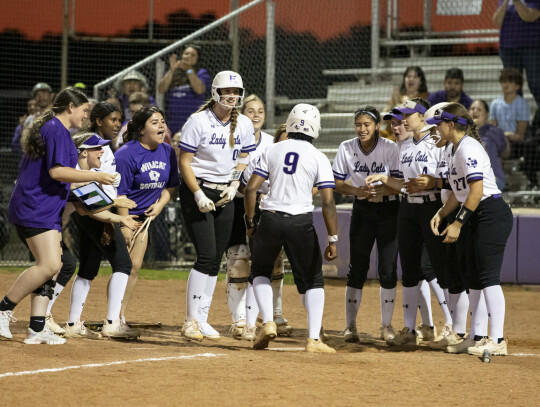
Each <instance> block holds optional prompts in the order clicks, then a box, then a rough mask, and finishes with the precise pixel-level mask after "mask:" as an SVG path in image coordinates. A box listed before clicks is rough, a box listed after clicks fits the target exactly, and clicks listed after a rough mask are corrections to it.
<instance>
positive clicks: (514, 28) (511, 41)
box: [499, 0, 540, 48]
mask: <svg viewBox="0 0 540 407" xmlns="http://www.w3.org/2000/svg"><path fill="white" fill-rule="evenodd" d="M523 3H524V4H525V5H526V6H527V7H528V8H534V9H537V10H540V0H523ZM501 4H502V0H499V6H500V5H501ZM539 38H540V18H539V19H536V21H533V22H531V23H526V22H525V21H523V20H522V19H521V17H520V16H519V14H518V12H517V10H516V7H515V6H514V5H513V4H512V5H510V4H509V5H508V7H507V8H506V14H505V15H504V19H503V22H502V25H501V33H500V39H499V46H500V47H503V48H522V47H538V46H539Z"/></svg>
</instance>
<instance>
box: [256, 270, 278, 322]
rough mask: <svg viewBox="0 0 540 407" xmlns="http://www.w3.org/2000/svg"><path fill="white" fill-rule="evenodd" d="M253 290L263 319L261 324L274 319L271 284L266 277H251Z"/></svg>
mask: <svg viewBox="0 0 540 407" xmlns="http://www.w3.org/2000/svg"><path fill="white" fill-rule="evenodd" d="M253 291H255V298H256V299H257V305H258V306H259V311H260V313H261V317H262V320H263V324H266V323H267V322H268V321H273V320H274V313H273V309H274V306H273V298H272V285H271V283H270V279H269V278H268V277H261V276H259V277H255V278H254V279H253Z"/></svg>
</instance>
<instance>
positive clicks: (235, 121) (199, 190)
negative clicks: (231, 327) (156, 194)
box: [179, 71, 256, 340]
mask: <svg viewBox="0 0 540 407" xmlns="http://www.w3.org/2000/svg"><path fill="white" fill-rule="evenodd" d="M243 100H244V86H243V83H242V78H241V77H240V75H239V74H237V73H236V72H232V71H223V72H220V73H218V74H217V75H216V76H215V78H214V80H213V82H212V99H211V100H209V101H208V102H207V103H206V104H205V105H204V106H202V107H201V108H200V109H199V111H198V112H196V113H194V114H193V115H191V117H190V119H189V120H188V121H187V123H186V124H185V125H184V127H183V130H182V139H181V140H180V145H179V147H180V172H181V173H182V184H181V185H180V189H179V192H180V202H181V205H182V215H183V217H184V221H185V224H186V226H187V229H188V233H189V235H190V237H191V241H192V242H193V244H194V246H195V250H196V251H197V260H196V262H195V264H194V266H193V268H192V269H191V272H190V274H189V278H188V283H187V290H186V303H187V306H186V310H187V315H186V320H185V323H184V326H183V328H182V334H183V335H184V337H186V338H188V339H195V340H201V339H202V338H203V337H206V338H209V339H218V338H219V333H218V332H217V331H216V330H215V329H214V328H212V326H211V325H210V324H208V312H209V310H210V305H211V303H212V297H213V295H214V289H215V287H216V282H217V275H218V272H219V267H220V264H221V258H222V256H223V253H224V252H225V250H226V249H227V245H228V244H229V239H230V237H231V231H232V227H233V218H234V205H233V204H230V202H231V201H232V200H233V199H234V197H235V196H236V192H237V190H238V186H239V185H240V176H241V173H242V171H243V170H244V168H245V167H246V164H247V163H248V162H249V159H248V154H249V153H250V152H252V151H254V150H255V148H256V144H255V136H254V130H253V124H252V122H251V120H250V119H248V118H247V117H246V116H244V115H243V114H241V113H240V112H239V110H238V108H240V107H242V104H243Z"/></svg>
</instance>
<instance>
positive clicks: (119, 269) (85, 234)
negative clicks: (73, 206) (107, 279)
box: [71, 212, 132, 280]
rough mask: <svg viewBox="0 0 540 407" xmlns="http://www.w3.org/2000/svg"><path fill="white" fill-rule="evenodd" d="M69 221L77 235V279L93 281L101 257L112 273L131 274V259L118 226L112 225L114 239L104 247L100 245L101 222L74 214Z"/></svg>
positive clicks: (103, 225)
mask: <svg viewBox="0 0 540 407" xmlns="http://www.w3.org/2000/svg"><path fill="white" fill-rule="evenodd" d="M71 220H72V221H73V222H74V223H75V225H77V230H78V233H79V262H80V264H79V274H78V275H79V277H82V278H84V279H86V280H93V279H94V278H95V277H96V276H97V274H98V272H99V266H100V265H101V258H102V256H104V257H105V258H106V259H107V260H109V263H111V267H112V271H113V273H124V274H127V275H128V276H129V275H130V274H131V266H132V264H131V258H130V257H129V252H128V249H127V246H126V241H125V239H124V236H123V235H122V232H121V230H120V226H118V225H114V238H113V239H112V240H111V243H110V244H108V245H106V246H104V245H103V244H102V243H101V236H102V235H103V229H104V227H105V224H104V223H103V222H100V221H98V220H96V219H94V218H91V217H90V216H81V215H79V214H78V213H76V212H75V213H74V214H73V215H71Z"/></svg>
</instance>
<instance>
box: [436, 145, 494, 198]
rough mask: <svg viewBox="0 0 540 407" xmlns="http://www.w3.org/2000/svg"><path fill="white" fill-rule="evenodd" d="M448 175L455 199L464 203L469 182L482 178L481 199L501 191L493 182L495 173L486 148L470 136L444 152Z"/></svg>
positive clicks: (467, 193)
mask: <svg viewBox="0 0 540 407" xmlns="http://www.w3.org/2000/svg"><path fill="white" fill-rule="evenodd" d="M446 160H447V162H448V168H449V176H448V180H449V181H450V185H451V186H452V191H454V195H455V196H456V198H457V200H458V201H459V202H461V203H464V202H465V200H466V199H467V196H468V195H469V192H470V190H469V183H470V182H472V181H476V180H482V183H483V187H484V193H483V195H482V199H481V200H482V201H483V200H484V199H486V198H489V197H490V196H492V195H498V194H500V193H501V191H500V190H499V188H497V184H496V183H495V175H494V174H493V169H492V168H491V161H490V160H489V156H488V155H487V152H486V150H485V149H484V147H483V146H482V144H480V143H479V142H478V141H477V140H475V139H474V138H472V137H469V136H467V135H466V136H465V137H463V138H462V139H461V140H460V141H459V143H458V145H457V147H456V148H450V149H448V150H447V152H446Z"/></svg>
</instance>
